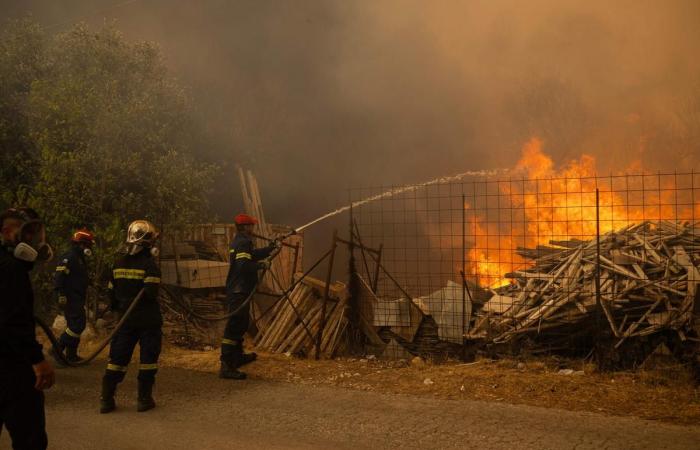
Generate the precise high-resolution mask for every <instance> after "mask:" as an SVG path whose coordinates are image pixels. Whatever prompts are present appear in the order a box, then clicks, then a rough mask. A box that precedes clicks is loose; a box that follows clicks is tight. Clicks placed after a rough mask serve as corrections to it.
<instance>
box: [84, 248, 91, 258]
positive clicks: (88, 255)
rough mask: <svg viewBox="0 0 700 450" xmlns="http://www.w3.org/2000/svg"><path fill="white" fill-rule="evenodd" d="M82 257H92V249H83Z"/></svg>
mask: <svg viewBox="0 0 700 450" xmlns="http://www.w3.org/2000/svg"><path fill="white" fill-rule="evenodd" d="M83 255H85V256H87V257H88V258H89V257H91V256H92V249H91V248H90V247H85V248H84V249H83Z"/></svg>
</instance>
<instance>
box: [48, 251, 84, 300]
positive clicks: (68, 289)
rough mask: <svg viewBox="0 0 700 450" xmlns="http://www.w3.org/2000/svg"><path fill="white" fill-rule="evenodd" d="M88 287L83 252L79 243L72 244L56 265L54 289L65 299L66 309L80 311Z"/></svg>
mask: <svg viewBox="0 0 700 450" xmlns="http://www.w3.org/2000/svg"><path fill="white" fill-rule="evenodd" d="M87 287H88V271H87V265H86V263H85V254H84V253H83V249H82V248H80V246H79V245H73V246H72V247H71V249H70V250H68V251H67V252H66V253H65V254H64V255H63V256H61V259H60V260H59V263H58V265H57V266H56V273H55V275H54V290H55V291H56V295H58V296H64V297H66V299H67V304H66V310H67V311H70V310H75V311H80V310H82V308H83V307H84V306H85V295H86V294H87Z"/></svg>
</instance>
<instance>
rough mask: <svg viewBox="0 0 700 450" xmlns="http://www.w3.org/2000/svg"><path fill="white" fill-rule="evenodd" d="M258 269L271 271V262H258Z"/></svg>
mask: <svg viewBox="0 0 700 450" xmlns="http://www.w3.org/2000/svg"><path fill="white" fill-rule="evenodd" d="M258 269H265V270H270V261H268V260H267V259H263V260H262V261H258Z"/></svg>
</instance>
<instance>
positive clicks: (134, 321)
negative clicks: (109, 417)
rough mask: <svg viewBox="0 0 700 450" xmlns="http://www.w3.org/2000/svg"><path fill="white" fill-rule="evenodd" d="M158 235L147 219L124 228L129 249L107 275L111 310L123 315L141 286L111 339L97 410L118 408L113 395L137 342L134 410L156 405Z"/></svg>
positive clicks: (160, 321) (159, 324)
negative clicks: (137, 300) (137, 361)
mask: <svg viewBox="0 0 700 450" xmlns="http://www.w3.org/2000/svg"><path fill="white" fill-rule="evenodd" d="M157 239H158V231H157V230H156V227H155V226H154V225H153V224H152V223H151V222H148V221H147V220H136V221H134V222H132V223H131V224H130V225H129V230H128V231H127V239H126V244H127V251H126V254H124V255H120V256H119V257H118V258H117V260H116V262H115V263H114V267H113V268H112V271H111V274H110V280H109V285H108V288H109V291H110V299H111V309H112V311H115V312H117V313H118V314H119V315H120V316H122V315H123V314H124V313H125V312H126V310H127V309H128V308H129V307H130V306H131V304H132V302H133V301H134V300H135V299H136V297H138V295H139V292H141V290H142V289H143V294H142V297H141V299H140V300H139V303H137V304H136V305H135V306H134V308H133V309H132V311H131V313H130V315H129V317H127V318H126V319H125V321H124V323H123V324H122V327H121V328H120V329H119V331H117V333H116V334H115V335H114V337H113V338H112V342H111V343H110V347H109V363H108V364H107V369H106V370H105V374H104V377H103V378H102V394H101V396H100V412H101V413H108V412H111V411H113V410H114V409H115V408H116V404H115V402H114V394H115V392H116V390H117V385H118V384H119V383H120V382H121V381H122V380H124V377H125V375H126V370H127V367H128V365H129V361H131V355H132V354H133V352H134V348H135V347H136V344H139V349H140V354H139V371H138V377H137V380H138V397H137V404H136V410H137V411H138V412H143V411H148V410H149V409H152V408H154V407H155V406H156V403H155V401H154V400H153V385H154V384H155V381H156V372H157V371H158V357H159V356H160V350H161V342H162V334H163V333H162V331H161V327H162V325H163V317H162V315H161V312H160V305H159V304H158V289H159V287H160V269H159V268H158V264H157V262H156V259H155V256H157V248H156V247H155V245H156V241H157Z"/></svg>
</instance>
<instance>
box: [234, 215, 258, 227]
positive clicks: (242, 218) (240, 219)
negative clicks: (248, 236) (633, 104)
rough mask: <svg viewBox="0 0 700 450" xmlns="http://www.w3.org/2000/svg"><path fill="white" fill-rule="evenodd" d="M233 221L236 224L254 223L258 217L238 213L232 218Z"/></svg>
mask: <svg viewBox="0 0 700 450" xmlns="http://www.w3.org/2000/svg"><path fill="white" fill-rule="evenodd" d="M233 221H234V222H235V224H236V225H255V224H256V223H258V219H256V218H255V217H253V216H249V215H248V214H239V215H237V216H236V217H235V218H234V219H233Z"/></svg>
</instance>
